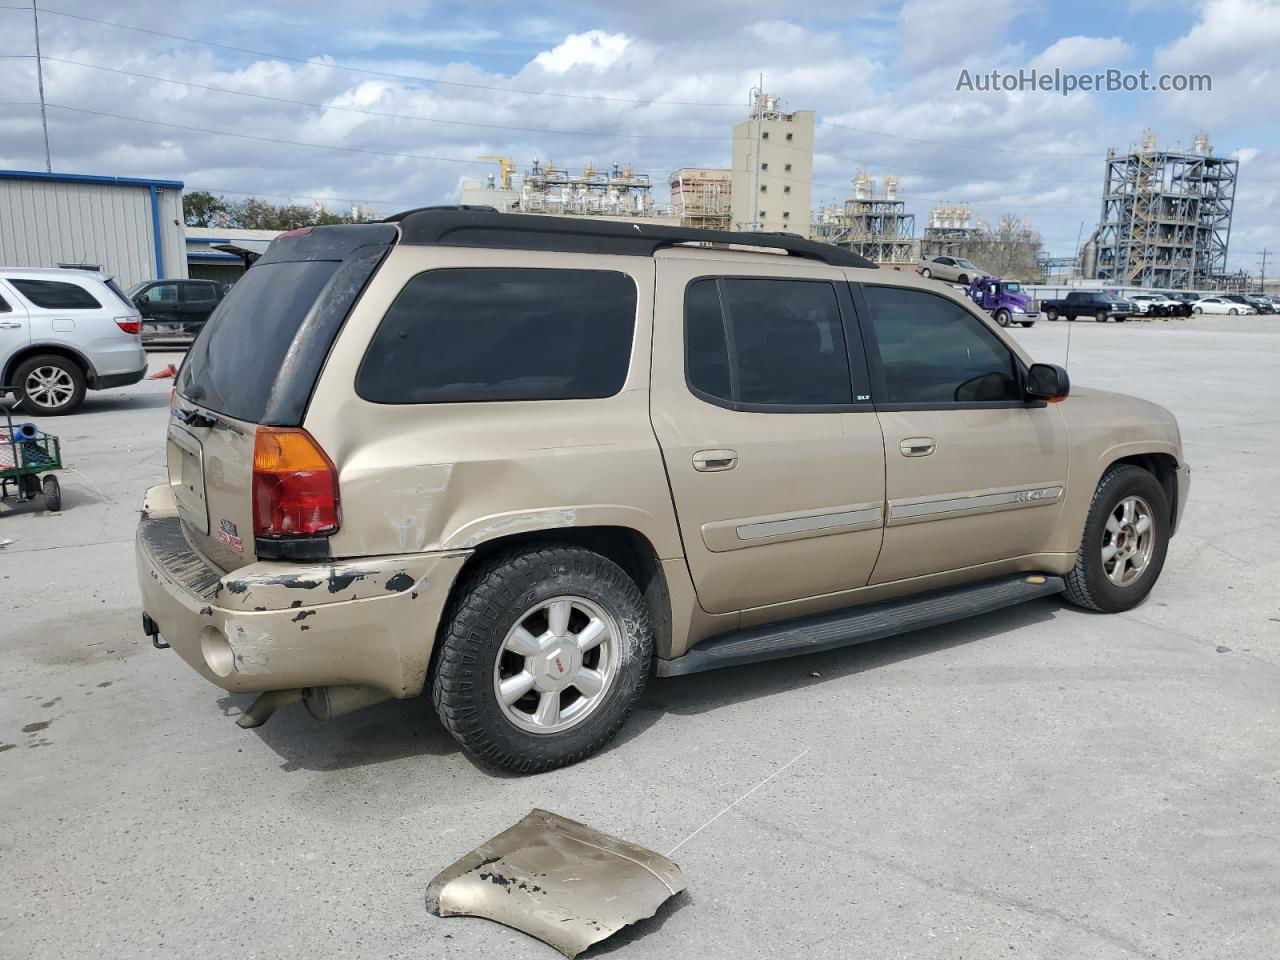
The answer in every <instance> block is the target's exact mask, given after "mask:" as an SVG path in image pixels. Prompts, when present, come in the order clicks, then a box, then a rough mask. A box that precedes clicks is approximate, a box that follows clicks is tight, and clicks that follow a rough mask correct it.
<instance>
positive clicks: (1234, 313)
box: [1227, 307, 1240, 317]
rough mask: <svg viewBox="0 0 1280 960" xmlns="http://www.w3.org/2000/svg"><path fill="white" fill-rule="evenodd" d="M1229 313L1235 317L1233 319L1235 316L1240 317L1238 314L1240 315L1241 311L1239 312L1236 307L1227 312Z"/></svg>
mask: <svg viewBox="0 0 1280 960" xmlns="http://www.w3.org/2000/svg"><path fill="white" fill-rule="evenodd" d="M1227 313H1229V314H1230V315H1231V316H1233V317H1234V316H1236V315H1238V314H1239V313H1240V311H1239V310H1237V309H1236V308H1235V307H1232V308H1231V309H1230V310H1228V311H1227Z"/></svg>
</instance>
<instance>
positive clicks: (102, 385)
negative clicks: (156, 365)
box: [92, 363, 147, 390]
mask: <svg viewBox="0 0 1280 960" xmlns="http://www.w3.org/2000/svg"><path fill="white" fill-rule="evenodd" d="M146 375H147V365H146V364H145V363H144V364H143V365H142V368H141V369H139V370H134V371H132V372H131V373H108V374H98V375H97V376H96V377H94V380H93V384H92V386H93V389H95V390H109V389H111V388H112V387H127V386H129V384H131V383H137V382H138V381H139V380H141V379H142V378H143V377H145V376H146Z"/></svg>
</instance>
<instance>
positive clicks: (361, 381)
mask: <svg viewBox="0 0 1280 960" xmlns="http://www.w3.org/2000/svg"><path fill="white" fill-rule="evenodd" d="M252 272H253V271H250V273H252ZM240 282H241V283H244V281H243V280H241V281H240ZM231 295H232V296H233V297H234V296H235V292H234V291H232V294H231ZM635 320H636V286H635V283H634V282H633V281H632V279H631V278H630V277H629V276H627V275H626V274H623V273H616V272H614V271H606V270H531V269H515V268H511V269H507V268H464V269H454V270H432V271H430V272H428V273H422V274H419V275H418V276H416V277H414V278H413V279H412V280H410V281H409V283H408V284H407V285H406V286H405V288H404V289H403V290H402V291H401V292H400V295H399V296H398V297H396V300H395V303H393V304H392V305H391V309H390V310H388V311H387V315H386V316H385V317H383V319H382V323H381V324H380V325H379V327H378V332H377V333H376V334H374V337H373V340H372V342H371V343H370V344H369V349H368V352H367V353H366V354H365V358H364V362H363V363H362V364H361V365H360V373H359V374H358V376H357V378H356V392H357V393H359V394H360V396H362V397H363V398H364V399H366V400H372V401H373V402H375V403H466V402H477V401H492V400H571V399H585V398H589V397H608V396H612V395H613V394H615V393H617V392H618V391H619V390H621V389H622V384H623V382H624V381H625V380H626V378H627V368H628V366H629V365H630V362H631V341H632V335H633V334H634V332H635Z"/></svg>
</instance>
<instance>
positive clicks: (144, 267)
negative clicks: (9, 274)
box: [0, 170, 187, 287]
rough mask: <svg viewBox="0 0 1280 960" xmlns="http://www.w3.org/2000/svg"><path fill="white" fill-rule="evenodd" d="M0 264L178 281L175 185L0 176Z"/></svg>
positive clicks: (180, 251)
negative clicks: (81, 269)
mask: <svg viewBox="0 0 1280 960" xmlns="http://www.w3.org/2000/svg"><path fill="white" fill-rule="evenodd" d="M0 264H2V265H4V266H9V267H89V268H100V269H102V270H103V271H105V272H107V273H109V274H112V275H113V276H115V277H116V279H117V281H118V282H119V284H120V286H122V287H129V286H131V285H132V284H134V283H137V282H138V281H140V280H152V279H157V278H161V277H185V276H187V250H186V239H185V237H184V233H183V227H182V183H181V182H180V181H177V180H137V179H133V178H131V177H95V176H85V175H82V174H74V173H37V172H32V171H29V170H0Z"/></svg>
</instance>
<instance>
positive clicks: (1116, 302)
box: [1040, 290, 1141, 323]
mask: <svg viewBox="0 0 1280 960" xmlns="http://www.w3.org/2000/svg"><path fill="white" fill-rule="evenodd" d="M1040 309H1041V310H1042V311H1043V312H1044V317H1045V319H1046V320H1060V319H1062V318H1063V317H1065V318H1066V319H1068V320H1074V319H1076V317H1093V319H1095V320H1097V321H1098V322H1099V323H1106V322H1107V320H1108V319H1112V320H1115V321H1116V322H1117V323H1120V322H1123V321H1124V320H1127V319H1128V318H1129V317H1133V316H1137V315H1138V314H1139V313H1141V311H1140V310H1139V309H1138V305H1137V304H1136V303H1134V302H1133V301H1132V300H1126V299H1124V297H1120V296H1115V295H1112V294H1110V293H1107V292H1105V291H1103V290H1075V291H1073V292H1071V293H1068V294H1067V296H1066V299H1065V300H1041V301H1040Z"/></svg>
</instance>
